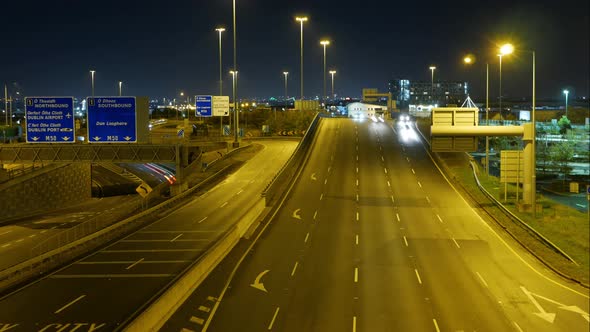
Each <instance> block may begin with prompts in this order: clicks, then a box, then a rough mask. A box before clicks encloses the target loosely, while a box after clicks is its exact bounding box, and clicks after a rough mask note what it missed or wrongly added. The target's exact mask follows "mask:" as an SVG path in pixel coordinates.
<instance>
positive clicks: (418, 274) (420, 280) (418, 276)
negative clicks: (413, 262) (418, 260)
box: [414, 269, 422, 285]
mask: <svg viewBox="0 0 590 332" xmlns="http://www.w3.org/2000/svg"><path fill="white" fill-rule="evenodd" d="M414 272H416V278H418V282H419V283H420V285H422V279H420V273H418V270H416V269H414Z"/></svg>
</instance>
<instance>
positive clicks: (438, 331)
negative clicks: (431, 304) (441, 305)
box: [432, 318, 440, 332]
mask: <svg viewBox="0 0 590 332" xmlns="http://www.w3.org/2000/svg"><path fill="white" fill-rule="evenodd" d="M432 322H433V323H434V328H435V329H436V332H440V329H439V328H438V324H437V323H436V319H434V318H433V319H432Z"/></svg>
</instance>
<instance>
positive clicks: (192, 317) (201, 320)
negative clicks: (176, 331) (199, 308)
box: [189, 316, 205, 325]
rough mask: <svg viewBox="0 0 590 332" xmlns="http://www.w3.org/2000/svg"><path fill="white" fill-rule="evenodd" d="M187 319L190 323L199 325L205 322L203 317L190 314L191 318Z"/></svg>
mask: <svg viewBox="0 0 590 332" xmlns="http://www.w3.org/2000/svg"><path fill="white" fill-rule="evenodd" d="M189 321H190V322H191V323H195V324H199V325H203V323H204V322H205V320H204V319H202V318H199V317H195V316H191V318H190V319H189Z"/></svg>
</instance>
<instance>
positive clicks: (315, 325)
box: [164, 119, 589, 332]
mask: <svg viewBox="0 0 590 332" xmlns="http://www.w3.org/2000/svg"><path fill="white" fill-rule="evenodd" d="M492 225H493V223H492ZM224 272H225V273H226V272H227V271H224ZM220 277H221V276H220V275H219V273H213V274H212V275H210V276H209V278H208V280H206V281H205V283H204V284H203V286H202V287H199V288H198V289H197V290H196V292H195V293H194V294H192V295H191V297H190V298H189V299H188V300H187V302H186V303H187V304H189V305H185V306H183V307H182V308H181V309H179V311H178V312H177V313H176V314H175V315H174V316H173V317H172V319H171V320H170V321H169V322H168V324H167V325H166V326H165V329H164V331H185V332H188V331H205V330H206V331H353V332H357V331H359V332H360V331H371V332H373V331H437V332H438V331H588V328H589V323H588V320H589V317H588V310H589V308H588V307H589V300H588V299H589V298H588V289H585V288H583V287H581V286H578V285H577V284H574V283H571V282H569V281H566V280H564V279H561V278H560V277H558V276H557V275H555V274H554V273H552V272H550V271H549V270H548V269H547V268H546V267H545V266H544V265H542V264H540V263H539V262H538V261H537V260H536V259H535V258H533V257H532V256H530V255H529V254H528V253H527V252H526V251H525V250H524V249H523V248H521V247H519V246H518V245H517V244H515V242H514V241H513V240H511V239H510V238H508V237H507V236H505V235H504V234H503V233H502V231H501V230H498V229H497V228H496V227H495V226H489V225H488V223H487V222H486V221H484V220H482V219H481V218H480V217H479V216H478V215H477V214H476V213H475V211H474V210H473V209H472V208H471V207H470V206H469V205H468V204H467V203H466V201H464V200H463V199H462V197H461V196H460V195H459V194H458V193H457V192H456V191H455V190H454V188H453V187H452V184H451V183H449V182H447V180H446V179H445V178H444V177H443V176H442V175H441V173H440V172H439V170H438V169H437V168H436V166H435V165H434V164H433V162H432V161H431V159H430V157H429V154H428V153H427V151H426V149H425V148H424V147H423V145H422V143H421V142H420V140H419V139H418V134H417V133H416V132H415V131H414V129H413V126H407V127H406V126H401V127H396V128H392V127H390V126H389V125H388V124H386V123H373V122H371V121H365V122H354V121H353V120H351V119H323V120H322V122H321V124H320V127H319V132H318V134H317V138H316V141H315V143H314V146H313V151H312V154H311V157H310V158H309V160H308V161H307V164H306V166H305V168H304V169H303V171H302V173H301V176H300V177H299V179H298V181H297V183H296V184H295V186H294V187H293V190H292V191H291V193H290V196H289V198H288V199H287V200H286V201H285V203H284V205H283V207H282V208H281V209H280V210H279V212H278V213H277V215H276V216H275V218H274V219H273V220H272V223H271V224H270V226H269V227H268V228H267V229H266V231H265V233H263V234H262V236H261V237H260V239H259V240H258V242H257V243H256V244H255V245H254V247H253V249H252V250H251V251H249V252H248V254H247V256H246V257H245V259H244V261H243V262H242V264H241V266H240V267H239V269H238V270H237V272H236V274H235V275H234V277H233V279H232V281H231V282H230V283H229V287H227V288H224V287H223V283H220V282H210V281H211V280H216V279H211V278H220ZM220 285H222V286H220ZM198 301H201V302H200V303H199V302H198ZM189 306H190V307H189Z"/></svg>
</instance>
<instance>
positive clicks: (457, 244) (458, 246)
mask: <svg viewBox="0 0 590 332" xmlns="http://www.w3.org/2000/svg"><path fill="white" fill-rule="evenodd" d="M453 242H455V245H456V246H457V248H459V249H461V246H460V245H459V243H457V240H455V238H453Z"/></svg>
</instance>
